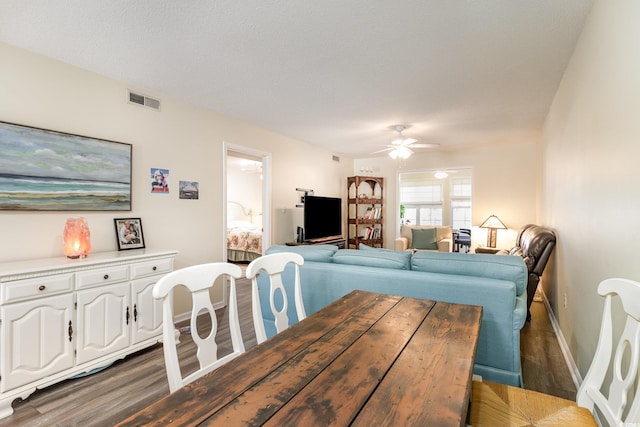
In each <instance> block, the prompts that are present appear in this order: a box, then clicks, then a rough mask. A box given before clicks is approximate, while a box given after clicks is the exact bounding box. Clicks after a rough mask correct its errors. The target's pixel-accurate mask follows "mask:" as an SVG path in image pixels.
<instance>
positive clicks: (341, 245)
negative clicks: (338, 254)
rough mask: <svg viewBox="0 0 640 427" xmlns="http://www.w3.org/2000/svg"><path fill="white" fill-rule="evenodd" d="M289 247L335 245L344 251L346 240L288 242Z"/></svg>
mask: <svg viewBox="0 0 640 427" xmlns="http://www.w3.org/2000/svg"><path fill="white" fill-rule="evenodd" d="M286 245H287V246H304V245H334V246H337V247H338V249H344V246H345V239H344V238H342V237H327V238H325V239H313V240H307V241H304V242H287V243H286Z"/></svg>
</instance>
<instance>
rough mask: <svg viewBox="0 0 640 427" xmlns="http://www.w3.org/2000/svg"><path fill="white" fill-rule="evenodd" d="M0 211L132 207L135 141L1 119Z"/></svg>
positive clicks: (122, 208)
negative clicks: (74, 133) (132, 162)
mask: <svg viewBox="0 0 640 427" xmlns="http://www.w3.org/2000/svg"><path fill="white" fill-rule="evenodd" d="M0 210H24V211H130V210H131V144H124V143H121V142H114V141H107V140H104V139H98V138H90V137H85V136H79V135H72V134H68V133H63V132H56V131H51V130H46V129H39V128H34V127H29V126H22V125H17V124H12V123H6V122H0Z"/></svg>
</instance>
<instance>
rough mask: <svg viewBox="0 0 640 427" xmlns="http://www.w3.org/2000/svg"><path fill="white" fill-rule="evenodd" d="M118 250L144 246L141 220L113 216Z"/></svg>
mask: <svg viewBox="0 0 640 427" xmlns="http://www.w3.org/2000/svg"><path fill="white" fill-rule="evenodd" d="M113 222H114V224H115V226H116V239H117V241H118V250H119V251H124V250H126V249H141V248H144V237H143V236H142V220H141V219H140V218H115V219H114V220H113Z"/></svg>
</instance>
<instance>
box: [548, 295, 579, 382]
mask: <svg viewBox="0 0 640 427" xmlns="http://www.w3.org/2000/svg"><path fill="white" fill-rule="evenodd" d="M538 293H539V294H540V295H542V302H543V303H544V307H545V309H546V310H547V314H548V315H549V320H550V321H551V327H553V331H554V332H555V333H556V338H557V339H558V344H560V350H562V355H563V356H564V361H565V363H566V364H567V368H569V373H570V374H571V379H573V384H574V385H575V386H576V390H578V389H579V388H580V384H582V376H581V375H580V371H579V370H578V365H576V362H575V361H574V360H573V357H572V356H571V351H570V350H569V346H568V345H567V341H566V340H565V339H564V335H562V331H561V330H560V325H558V321H557V320H556V316H555V315H554V314H553V310H552V309H551V304H549V300H548V299H547V296H546V295H545V293H544V290H543V289H542V286H541V287H539V288H538Z"/></svg>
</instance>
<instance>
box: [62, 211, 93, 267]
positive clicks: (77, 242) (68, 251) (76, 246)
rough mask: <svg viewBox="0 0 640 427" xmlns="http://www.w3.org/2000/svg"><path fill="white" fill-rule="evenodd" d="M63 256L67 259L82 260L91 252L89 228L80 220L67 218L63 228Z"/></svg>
mask: <svg viewBox="0 0 640 427" xmlns="http://www.w3.org/2000/svg"><path fill="white" fill-rule="evenodd" d="M63 249H64V254H65V255H66V256H67V258H84V257H86V256H87V255H89V252H90V251H91V241H90V233H89V226H88V225H87V221H86V220H85V219H84V218H82V217H80V218H69V219H67V222H66V224H65V226H64V248H63Z"/></svg>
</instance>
